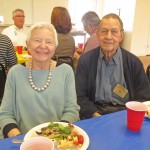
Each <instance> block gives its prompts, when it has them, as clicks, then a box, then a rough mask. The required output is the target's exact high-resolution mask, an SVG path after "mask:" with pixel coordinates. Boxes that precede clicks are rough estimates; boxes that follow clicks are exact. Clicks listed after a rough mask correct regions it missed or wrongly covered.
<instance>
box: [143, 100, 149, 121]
mask: <svg viewBox="0 0 150 150" xmlns="http://www.w3.org/2000/svg"><path fill="white" fill-rule="evenodd" d="M143 104H145V105H146V106H147V110H148V109H149V110H150V101H145V102H143ZM145 117H146V118H149V119H150V116H148V115H147V114H145Z"/></svg>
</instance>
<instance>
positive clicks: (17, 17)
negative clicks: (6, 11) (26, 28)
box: [14, 15, 25, 18]
mask: <svg viewBox="0 0 150 150" xmlns="http://www.w3.org/2000/svg"><path fill="white" fill-rule="evenodd" d="M14 17H17V18H25V16H19V15H18V16H14Z"/></svg>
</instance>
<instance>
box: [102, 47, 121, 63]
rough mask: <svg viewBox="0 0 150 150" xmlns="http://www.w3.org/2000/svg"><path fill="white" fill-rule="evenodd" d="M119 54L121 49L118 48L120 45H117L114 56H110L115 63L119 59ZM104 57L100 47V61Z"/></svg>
mask: <svg viewBox="0 0 150 150" xmlns="http://www.w3.org/2000/svg"><path fill="white" fill-rule="evenodd" d="M120 56H121V49H120V47H118V50H117V52H116V54H115V55H114V57H113V58H112V60H113V61H114V62H115V63H116V64H118V63H119V60H120ZM104 58H105V57H104V54H103V52H102V50H101V48H100V60H101V61H102V59H104Z"/></svg>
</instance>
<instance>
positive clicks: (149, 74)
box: [146, 65, 150, 82]
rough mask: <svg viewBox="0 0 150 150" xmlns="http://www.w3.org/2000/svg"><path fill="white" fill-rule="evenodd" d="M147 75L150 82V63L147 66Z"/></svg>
mask: <svg viewBox="0 0 150 150" xmlns="http://www.w3.org/2000/svg"><path fill="white" fill-rule="evenodd" d="M146 75H147V77H148V80H149V82H150V65H148V66H147V69H146Z"/></svg>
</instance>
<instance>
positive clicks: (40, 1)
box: [32, 0, 68, 22]
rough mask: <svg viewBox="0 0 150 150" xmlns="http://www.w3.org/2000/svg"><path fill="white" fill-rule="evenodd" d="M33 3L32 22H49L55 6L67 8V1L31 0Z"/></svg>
mask: <svg viewBox="0 0 150 150" xmlns="http://www.w3.org/2000/svg"><path fill="white" fill-rule="evenodd" d="M32 1H33V22H37V21H47V22H50V16H51V12H52V9H53V8H54V7H56V6H62V7H66V8H68V0H32Z"/></svg>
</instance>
